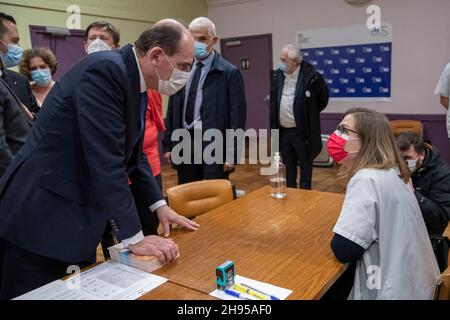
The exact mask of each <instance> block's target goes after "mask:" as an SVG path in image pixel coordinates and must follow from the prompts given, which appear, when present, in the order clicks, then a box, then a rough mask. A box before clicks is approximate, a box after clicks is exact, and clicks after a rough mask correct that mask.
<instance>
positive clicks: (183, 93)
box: [163, 17, 246, 184]
mask: <svg viewBox="0 0 450 320" xmlns="http://www.w3.org/2000/svg"><path fill="white" fill-rule="evenodd" d="M189 31H190V32H191V34H192V36H193V37H194V39H195V41H196V43H195V61H194V65H193V68H192V71H191V77H190V79H189V81H188V83H187V84H186V87H185V88H183V89H182V90H180V91H179V92H178V93H177V94H175V95H174V96H172V97H170V99H169V106H168V110H167V117H166V132H165V135H164V140H163V152H164V157H165V158H166V160H168V161H169V162H172V163H173V164H174V168H176V169H177V173H178V183H179V184H183V183H188V182H193V181H198V180H203V179H228V177H229V174H230V173H231V172H233V171H234V169H235V163H236V162H237V160H238V159H237V158H238V156H237V154H238V153H239V152H238V148H239V146H240V144H239V143H236V145H235V147H234V150H233V151H232V152H233V154H232V155H231V157H232V158H233V161H229V158H227V159H220V158H219V157H217V158H216V159H214V160H215V161H214V163H211V164H207V163H206V162H205V159H203V157H201V161H194V160H196V159H194V158H195V157H194V154H197V155H198V154H200V153H203V151H204V150H205V148H206V147H207V145H206V144H205V143H203V142H202V141H198V140H199V139H194V136H195V135H196V134H195V133H194V132H197V133H199V134H197V137H201V136H202V133H204V132H205V131H207V130H209V129H217V130H218V131H220V132H221V134H222V137H223V141H224V143H223V145H224V146H225V145H226V143H225V140H226V138H225V137H226V130H227V129H234V130H237V129H244V127H245V117H246V102H245V89H244V81H243V79H242V75H241V73H240V71H239V69H238V68H236V67H235V66H234V65H232V64H231V63H229V62H228V61H226V60H225V59H224V58H223V57H222V56H221V55H220V54H219V53H217V52H215V51H214V50H213V47H214V45H215V44H216V43H217V40H218V37H217V36H216V30H215V26H214V24H213V23H212V22H211V21H210V20H209V19H208V18H204V17H201V18H197V19H195V20H194V21H192V22H191V24H190V25H189ZM177 129H182V130H186V131H187V132H189V135H190V137H191V141H190V142H191V143H190V146H189V148H186V149H185V150H186V151H187V149H189V150H188V151H190V155H189V158H190V160H191V161H190V163H187V162H189V161H184V159H183V161H176V159H175V157H177V156H179V157H181V156H183V158H185V157H186V155H181V154H180V155H178V154H174V153H172V150H173V149H174V147H175V146H176V145H177V144H178V142H173V141H172V133H173V132H174V131H175V130H177ZM177 131H178V130H177ZM178 132H180V131H178ZM180 143H183V144H184V143H186V141H184V140H182V141H181V142H180ZM195 145H197V146H199V148H198V149H196V146H195ZM223 152H224V153H223V155H224V156H225V157H226V155H227V150H226V147H224V148H223ZM230 153H231V152H228V154H230ZM216 156H218V155H216ZM186 158H187V157H186ZM231 162H232V163H231Z"/></svg>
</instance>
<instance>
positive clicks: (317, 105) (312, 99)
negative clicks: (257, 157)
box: [270, 61, 329, 160]
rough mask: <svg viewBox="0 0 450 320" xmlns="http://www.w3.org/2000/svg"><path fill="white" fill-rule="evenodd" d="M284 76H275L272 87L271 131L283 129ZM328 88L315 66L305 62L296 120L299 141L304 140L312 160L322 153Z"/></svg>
mask: <svg viewBox="0 0 450 320" xmlns="http://www.w3.org/2000/svg"><path fill="white" fill-rule="evenodd" d="M284 80H285V77H284V73H283V72H281V71H280V70H279V69H278V70H274V71H273V72H272V78H271V86H270V127H271V128H272V129H279V128H280V104H281V97H282V94H283V87H284ZM328 97H329V96H328V87H327V84H326V83H325V81H324V79H323V77H322V75H321V74H320V73H318V72H317V71H315V70H314V68H313V66H312V65H311V64H309V63H308V62H306V61H302V63H301V68H300V72H299V75H298V81H297V90H296V93H295V98H294V117H295V122H296V123H297V129H298V130H299V137H304V139H305V143H306V146H307V152H308V157H309V158H310V160H313V159H314V158H315V157H316V156H317V155H318V154H319V153H320V151H321V150H322V137H321V129H320V112H321V111H322V110H323V109H325V107H326V106H327V104H328Z"/></svg>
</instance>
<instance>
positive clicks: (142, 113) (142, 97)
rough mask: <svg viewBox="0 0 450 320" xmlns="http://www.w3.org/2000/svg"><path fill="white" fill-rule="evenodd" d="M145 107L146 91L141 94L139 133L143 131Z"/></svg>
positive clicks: (146, 103) (146, 101) (146, 102)
mask: <svg viewBox="0 0 450 320" xmlns="http://www.w3.org/2000/svg"><path fill="white" fill-rule="evenodd" d="M147 105H148V96H147V91H146V92H144V93H142V94H141V105H140V111H141V113H140V115H141V123H140V129H141V133H142V132H143V131H144V129H145V114H146V112H147Z"/></svg>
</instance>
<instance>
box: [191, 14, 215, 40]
mask: <svg viewBox="0 0 450 320" xmlns="http://www.w3.org/2000/svg"><path fill="white" fill-rule="evenodd" d="M198 29H206V30H208V35H209V36H211V37H215V36H216V26H215V25H214V23H213V22H212V21H211V20H209V19H208V18H205V17H199V18H196V19H194V20H192V22H191V24H190V25H189V31H193V30H198Z"/></svg>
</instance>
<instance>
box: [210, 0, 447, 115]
mask: <svg viewBox="0 0 450 320" xmlns="http://www.w3.org/2000/svg"><path fill="white" fill-rule="evenodd" d="M236 2H237V1H234V2H231V3H236ZM222 3H223V4H226V3H227V1H222ZM371 4H376V5H379V6H380V7H381V14H382V21H385V22H389V23H391V24H392V26H393V61H392V66H393V69H392V101H391V102H387V103H381V102H380V103H370V104H368V103H358V104H355V103H342V102H341V103H339V102H332V103H330V104H329V105H328V107H327V109H326V110H325V111H324V112H343V111H345V110H346V109H348V108H349V107H353V106H370V107H375V108H376V109H377V110H379V111H380V112H384V113H403V114H408V113H410V114H443V113H445V110H444V109H443V108H442V107H441V106H440V104H439V99H438V97H436V96H434V90H435V87H436V84H437V81H438V79H439V76H440V74H441V71H442V69H443V68H444V66H445V65H446V64H447V63H448V62H450V0H373V1H371ZM366 7H367V5H365V6H351V5H349V4H347V3H346V2H345V1H344V0H256V1H249V2H246V3H243V4H235V5H230V6H222V7H217V8H209V10H208V15H209V17H210V18H211V20H212V21H214V22H215V24H216V27H217V31H218V34H219V36H220V37H222V38H228V37H237V36H246V35H257V34H264V33H272V35H273V56H274V66H276V65H278V56H279V50H280V49H281V47H282V46H283V44H285V43H294V41H295V34H296V32H297V31H300V30H305V29H315V28H326V27H338V26H347V25H354V24H365V22H366V19H367V14H366Z"/></svg>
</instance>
